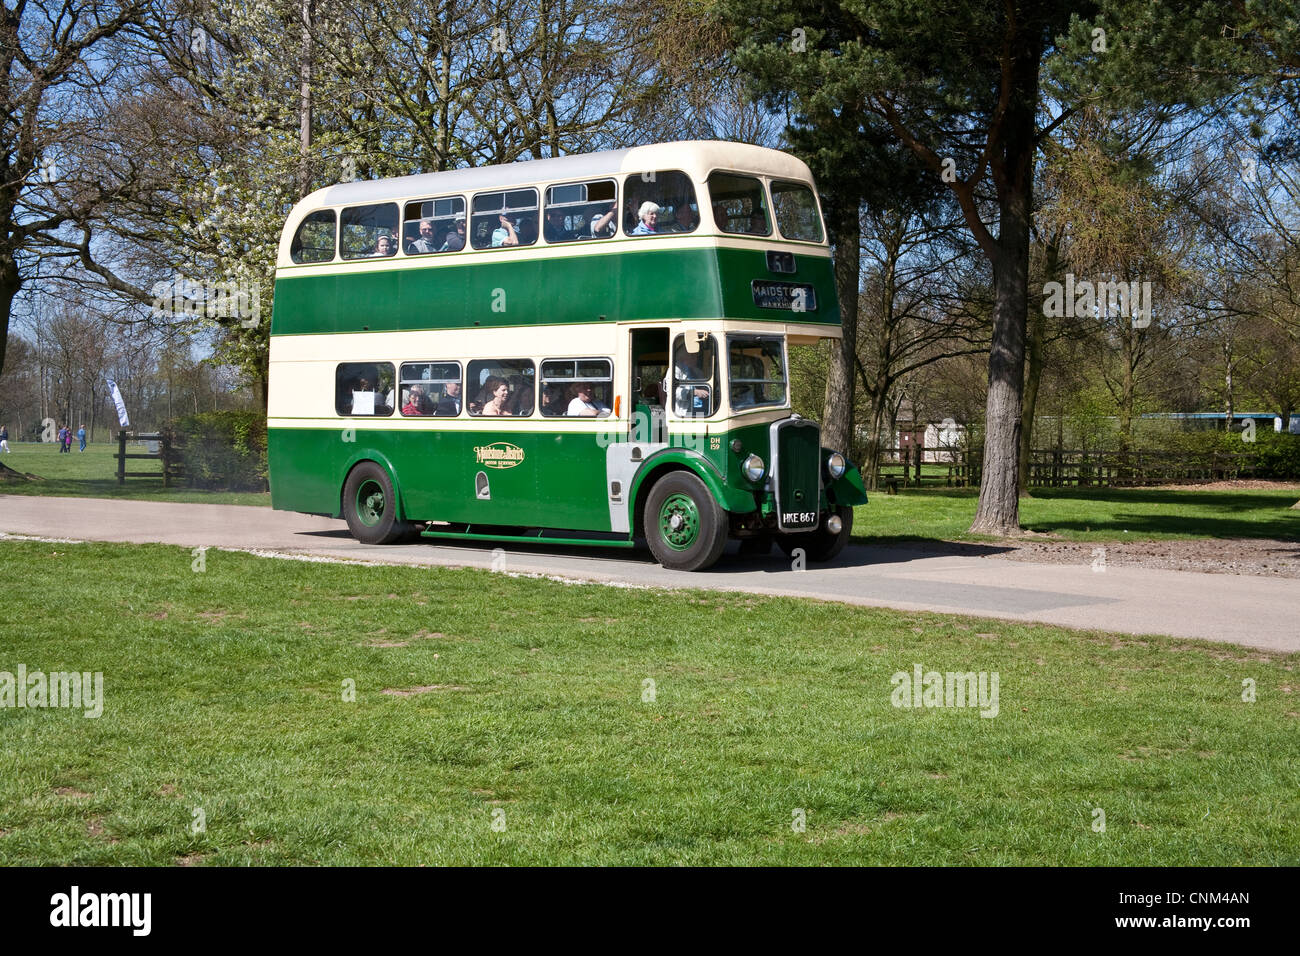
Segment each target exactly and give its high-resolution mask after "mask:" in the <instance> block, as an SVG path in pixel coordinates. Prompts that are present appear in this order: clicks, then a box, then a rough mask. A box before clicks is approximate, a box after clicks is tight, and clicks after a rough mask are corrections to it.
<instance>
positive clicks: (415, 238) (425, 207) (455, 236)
mask: <svg viewBox="0 0 1300 956" xmlns="http://www.w3.org/2000/svg"><path fill="white" fill-rule="evenodd" d="M465 235H466V226H465V198H464V197H463V196H444V197H443V198H441V199H421V200H418V201H416V202H408V203H407V204H406V214H405V215H404V216H403V217H402V248H403V249H404V250H405V251H406V254H407V255H408V256H424V255H429V254H430V253H436V252H460V251H461V250H462V249H464V248H465Z"/></svg>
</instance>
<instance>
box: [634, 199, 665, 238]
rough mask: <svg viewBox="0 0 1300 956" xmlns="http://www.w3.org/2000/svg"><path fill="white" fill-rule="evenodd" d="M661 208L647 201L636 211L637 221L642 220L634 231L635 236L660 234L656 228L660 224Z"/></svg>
mask: <svg viewBox="0 0 1300 956" xmlns="http://www.w3.org/2000/svg"><path fill="white" fill-rule="evenodd" d="M659 211H660V206H659V204H658V203H655V202H651V201H650V200H649V199H647V200H646V201H645V202H643V203H642V204H641V208H640V209H638V210H637V211H636V217H637V219H639V220H641V221H640V222H638V223H637V224H636V228H635V229H633V230H632V235H634V236H653V235H657V234H658V229H657V228H656V227H657V225H658V222H659Z"/></svg>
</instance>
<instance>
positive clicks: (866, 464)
mask: <svg viewBox="0 0 1300 956" xmlns="http://www.w3.org/2000/svg"><path fill="white" fill-rule="evenodd" d="M877 384H878V385H879V386H880V387H879V388H875V389H871V390H869V391H868V393H867V396H868V399H869V400H870V402H871V408H870V411H869V418H868V424H867V448H866V455H865V457H864V459H863V461H862V466H861V468H860V471H861V472H862V479H863V481H865V482H866V485H867V490H868V491H875V490H876V488H877V487H878V486H879V481H878V480H877V479H878V478H879V476H880V459H881V452H882V451H883V449H884V445H885V441H884V436H885V420H886V418H887V417H888V415H889V409H888V399H889V389H888V386H887V385H885V384H884V383H883V382H879V381H878V382H877Z"/></svg>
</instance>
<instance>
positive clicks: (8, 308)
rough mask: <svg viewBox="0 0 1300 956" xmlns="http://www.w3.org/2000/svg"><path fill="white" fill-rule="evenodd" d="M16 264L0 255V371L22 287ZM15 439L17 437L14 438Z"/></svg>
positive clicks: (3, 364) (10, 257) (7, 256)
mask: <svg viewBox="0 0 1300 956" xmlns="http://www.w3.org/2000/svg"><path fill="white" fill-rule="evenodd" d="M22 284H23V280H22V278H21V277H20V276H19V275H18V264H17V263H16V262H15V261H14V258H13V256H11V255H3V256H0V372H3V371H4V370H5V347H6V346H7V345H8V344H9V320H10V318H11V317H12V316H13V307H14V299H15V298H16V297H17V296H18V290H19V289H21V288H22ZM15 441H17V439H15Z"/></svg>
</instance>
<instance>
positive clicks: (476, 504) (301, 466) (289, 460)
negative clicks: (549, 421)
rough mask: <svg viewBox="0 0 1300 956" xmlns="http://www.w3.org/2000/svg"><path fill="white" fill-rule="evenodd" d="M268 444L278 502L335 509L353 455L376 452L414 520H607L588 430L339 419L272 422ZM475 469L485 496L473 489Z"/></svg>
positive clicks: (565, 523)
mask: <svg viewBox="0 0 1300 956" xmlns="http://www.w3.org/2000/svg"><path fill="white" fill-rule="evenodd" d="M347 439H352V440H351V441H349V440H347ZM267 445H268V447H267V454H268V459H269V463H270V474H271V504H272V507H274V508H277V509H280V510H283V511H301V512H309V513H313V514H331V515H338V513H339V500H340V495H341V492H342V487H343V481H344V478H345V476H346V473H347V469H348V465H349V463H350V462H351V461H352V460H354V459H356V458H358V457H361V458H368V457H373V458H376V459H380V460H384V459H386V460H387V461H388V462H390V463H391V465H392V470H393V477H394V480H395V482H396V485H397V493H398V496H399V497H400V499H401V502H402V510H403V517H405V518H406V519H408V520H411V521H429V520H434V521H451V522H465V523H469V524H495V525H523V526H528V527H543V526H544V527H548V528H563V529H571V530H574V531H609V530H610V522H609V506H608V504H607V502H606V497H605V496H606V489H605V450H604V449H603V448H602V447H600V444H599V442H598V440H597V435H596V434H594V433H592V432H583V433H579V432H573V431H567V430H566V431H556V432H482V431H464V430H458V431H450V430H447V431H424V430H415V429H380V428H373V429H367V428H364V427H357V428H352V427H351V426H350V423H348V422H342V423H341V427H340V428H338V429H310V428H302V429H295V428H273V429H271V430H270V432H269V434H268V439H267ZM516 458H517V459H518V460H515V459H516ZM494 466H496V467H494ZM500 466H505V467H500ZM480 472H482V473H483V475H484V476H486V479H487V482H488V488H489V491H490V494H491V497H490V498H486V499H484V498H479V497H478V494H477V486H476V482H475V479H476V476H477V475H478V474H479V473H480Z"/></svg>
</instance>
